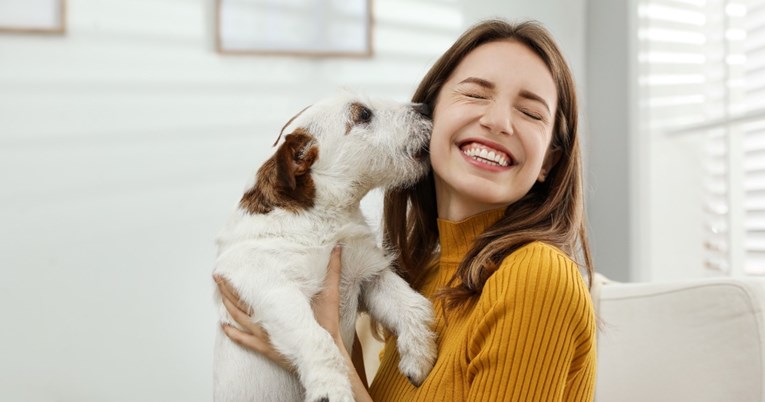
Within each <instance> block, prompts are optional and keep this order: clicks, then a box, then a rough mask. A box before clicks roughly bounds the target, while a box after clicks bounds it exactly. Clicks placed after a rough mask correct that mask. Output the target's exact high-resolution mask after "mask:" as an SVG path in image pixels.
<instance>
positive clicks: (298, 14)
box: [215, 0, 372, 57]
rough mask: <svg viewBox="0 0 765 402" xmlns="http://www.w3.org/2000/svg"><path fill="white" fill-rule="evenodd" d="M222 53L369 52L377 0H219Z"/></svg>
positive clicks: (219, 48) (357, 54)
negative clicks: (374, 8) (374, 7)
mask: <svg viewBox="0 0 765 402" xmlns="http://www.w3.org/2000/svg"><path fill="white" fill-rule="evenodd" d="M215 32H216V33H215V35H216V37H215V46H216V50H217V51H218V52H219V53H221V54H253V55H288V56H340V57H370V56H371V55H372V0H215Z"/></svg>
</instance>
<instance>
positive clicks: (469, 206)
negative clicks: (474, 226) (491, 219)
mask: <svg viewBox="0 0 765 402" xmlns="http://www.w3.org/2000/svg"><path fill="white" fill-rule="evenodd" d="M439 184H440V183H436V186H435V188H436V209H437V212H438V217H439V218H440V219H444V220H447V221H453V222H459V221H461V220H465V219H467V218H469V217H471V216H474V215H478V214H480V213H482V212H486V211H490V210H492V209H497V208H501V207H503V206H505V205H497V204H485V203H480V202H477V201H476V200H473V199H471V198H470V197H466V196H465V195H463V194H460V193H458V192H456V191H454V190H453V189H451V188H448V186H445V185H439Z"/></svg>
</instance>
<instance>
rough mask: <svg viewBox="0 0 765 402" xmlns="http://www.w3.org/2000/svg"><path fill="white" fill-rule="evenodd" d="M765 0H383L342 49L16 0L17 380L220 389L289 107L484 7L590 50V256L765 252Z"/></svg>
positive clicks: (10, 86) (2, 360)
mask: <svg viewBox="0 0 765 402" xmlns="http://www.w3.org/2000/svg"><path fill="white" fill-rule="evenodd" d="M35 2H37V3H38V5H36V6H30V4H32V3H35ZM236 3H237V1H233V0H232V1H231V2H230V3H229V4H236ZM238 3H247V1H245V0H238ZM260 3H262V4H268V7H270V10H271V11H273V10H274V9H276V10H277V11H278V10H279V9H280V8H282V9H283V10H282V11H283V12H285V13H287V14H291V15H297V16H299V17H300V18H304V19H305V18H308V19H311V17H312V16H314V15H318V14H317V13H316V10H324V11H323V12H325V11H327V10H335V11H337V10H338V9H342V6H343V4H344V2H343V1H330V0H313V1H311V0H291V1H287V0H280V1H270V2H269V1H260ZM356 3H358V2H356ZM764 3H765V2H764V1H754V0H752V1H749V0H735V1H734V0H730V1H726V0H536V1H519V0H372V1H371V2H369V3H363V2H362V4H367V5H368V6H369V7H370V9H371V14H372V24H371V45H372V46H371V49H372V50H371V54H370V55H369V56H368V57H357V56H353V57H347V56H342V55H328V56H319V55H308V56H305V55H303V56H299V55H294V54H293V55H262V54H260V55H255V54H234V53H235V52H225V51H223V52H222V51H221V50H224V49H221V42H220V34H219V32H218V29H217V27H218V24H217V23H216V15H218V12H217V10H218V6H219V5H220V4H221V3H220V2H216V1H213V0H131V1H126V0H68V1H65V2H63V1H55V0H34V1H32V0H23V1H21V2H20V1H18V0H0V273H1V274H2V276H1V277H0V317H2V318H3V320H4V321H5V322H4V324H2V325H0V399H2V400H3V401H30V402H37V401H207V400H210V399H211V392H212V391H211V390H212V385H211V382H212V381H211V378H212V374H211V361H212V345H213V336H214V331H215V326H216V317H215V314H214V311H213V308H212V293H213V286H212V281H211V276H210V275H211V270H212V263H213V260H214V256H215V247H214V243H213V241H214V238H215V235H216V233H217V231H218V230H219V229H220V228H221V227H222V225H223V223H224V221H225V219H226V217H227V216H228V214H229V213H230V212H231V211H232V210H233V208H234V207H235V205H236V203H237V201H238V199H239V197H240V195H241V193H242V191H243V190H244V185H245V183H246V182H247V181H248V180H249V179H250V177H252V175H253V174H254V172H255V170H256V168H257V167H258V166H259V165H260V163H262V162H263V161H264V160H265V159H266V158H267V157H268V156H269V155H270V153H271V152H272V148H271V144H272V143H273V142H274V140H275V139H276V137H277V135H278V132H279V129H280V128H281V127H282V125H283V124H284V123H285V122H286V121H287V120H288V119H289V118H290V117H291V116H293V115H294V114H295V113H296V112H297V111H299V110H301V109H302V108H303V107H304V106H306V105H308V104H310V103H312V102H313V101H315V100H317V99H319V98H321V97H323V96H325V95H327V94H331V93H333V92H335V91H337V90H338V89H339V88H351V89H357V90H361V91H364V92H367V93H369V94H371V95H375V96H384V97H391V98H394V99H397V100H400V101H405V100H408V98H409V97H410V96H411V94H412V92H413V90H414V88H415V86H416V85H417V83H418V82H419V80H420V79H421V78H422V77H423V75H424V74H425V72H426V71H427V69H428V67H429V66H430V65H431V64H432V63H433V62H434V61H435V60H436V58H437V57H438V56H439V55H440V54H441V53H442V52H443V51H445V50H446V49H447V47H448V46H449V45H450V44H451V43H452V42H453V41H454V40H455V39H456V38H457V37H458V35H459V34H460V33H461V32H462V31H463V30H464V29H465V28H466V27H468V26H470V25H471V24H473V23H475V22H477V21H479V20H481V19H484V18H489V17H501V18H506V19H509V20H520V19H535V20H538V21H541V22H542V23H543V24H544V25H545V26H546V27H547V28H548V29H549V30H550V31H551V32H552V33H553V35H554V36H555V37H556V38H557V40H558V41H559V44H560V46H561V48H562V49H563V51H564V53H565V55H566V57H567V58H568V60H569V62H570V65H571V67H572V69H573V71H574V74H575V77H576V80H577V85H578V91H579V93H578V94H579V99H580V105H581V117H582V120H581V121H582V123H581V127H580V128H581V130H582V133H583V136H584V145H585V147H584V157H585V164H586V166H585V168H586V173H587V174H586V183H585V184H586V188H587V202H588V214H589V220H590V235H591V240H592V248H593V251H594V257H595V268H596V270H598V271H599V272H601V273H603V274H604V275H606V276H608V277H610V278H612V279H616V280H619V281H642V282H648V281H653V282H662V281H673V280H678V279H687V278H700V277H709V276H756V275H760V274H763V273H765V263H764V262H763V261H765V260H764V259H763V257H764V256H765V181H764V180H765V109H763V106H765V105H764V104H763V103H764V102H763V101H765V91H763V89H764V88H765V7H763V4H764ZM19 4H21V5H22V6H23V7H31V9H34V8H35V7H37V9H44V8H45V7H49V8H50V7H52V8H50V9H51V10H52V13H53V14H51V15H47V16H43V17H41V18H42V19H41V21H42V22H40V24H42V25H45V24H46V23H47V22H46V21H48V22H50V21H54V22H57V21H58V22H63V23H62V24H60V26H58V27H54V28H53V29H51V31H53V32H39V30H37V29H25V28H23V27H22V28H19V27H18V26H13V23H14V18H21V17H23V15H22V14H23V13H19V12H18V11H19V8H18V7H20V6H19ZM317 7H318V8H317ZM284 10H286V11H284ZM323 12H322V13H323ZM320 14H321V13H320ZM330 14H331V13H330ZM20 16H21V17H20ZM316 18H319V17H318V16H317V17H316ZM38 22H39V21H38ZM240 22H241V21H240ZM3 25H5V26H6V28H7V27H8V26H11V29H3V28H2V26H3ZM53 25H55V24H53ZM246 26H247V25H246V24H245V25H244V27H245V28H239V29H240V30H241V29H245V30H246ZM281 29H283V31H282V32H283V33H284V34H285V35H286V34H288V32H289V29H288V28H281ZM362 44H363V41H362ZM380 206H381V202H380V194H379V193H375V194H372V195H371V196H370V197H368V198H367V199H365V201H364V209H365V212H366V214H367V216H368V217H369V219H370V222H371V223H372V224H374V225H377V224H378V223H379V216H380Z"/></svg>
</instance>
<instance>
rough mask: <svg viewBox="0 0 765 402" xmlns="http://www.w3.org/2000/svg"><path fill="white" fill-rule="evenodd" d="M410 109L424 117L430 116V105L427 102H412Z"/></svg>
mask: <svg viewBox="0 0 765 402" xmlns="http://www.w3.org/2000/svg"><path fill="white" fill-rule="evenodd" d="M412 109H414V111H415V112H417V113H419V114H421V115H423V116H425V117H432V116H431V114H430V106H428V104H427V103H413V104H412Z"/></svg>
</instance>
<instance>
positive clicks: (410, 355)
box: [362, 269, 436, 386]
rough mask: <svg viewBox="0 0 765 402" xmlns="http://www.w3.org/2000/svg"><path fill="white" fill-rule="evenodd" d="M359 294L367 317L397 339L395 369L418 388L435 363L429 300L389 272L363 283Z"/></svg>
mask: <svg viewBox="0 0 765 402" xmlns="http://www.w3.org/2000/svg"><path fill="white" fill-rule="evenodd" d="M362 295H363V301H364V304H365V306H366V309H367V311H368V312H369V314H370V315H371V316H372V317H373V318H374V319H376V320H377V321H379V322H380V323H382V324H383V325H384V326H385V327H386V328H388V329H389V330H392V331H393V332H394V333H395V334H396V335H397V336H398V339H397V346H398V352H399V355H400V356H401V360H400V362H399V369H400V370H401V372H402V373H403V374H404V375H405V376H407V378H409V381H410V382H411V383H412V384H414V385H415V386H419V385H420V384H422V382H423V381H424V380H425V377H427V375H428V373H430V370H431V369H432V368H433V364H434V363H435V360H436V343H435V334H434V333H433V331H432V330H431V325H432V322H433V309H432V306H431V303H430V301H428V299H426V298H425V297H424V296H422V295H421V294H419V293H417V292H416V291H414V290H412V288H410V287H409V285H408V284H407V283H406V282H405V281H404V280H403V279H401V277H399V276H398V275H396V274H395V273H393V272H392V271H391V270H390V269H385V270H383V271H382V272H380V274H379V275H378V276H376V277H374V278H373V279H372V280H370V281H369V282H366V283H365V284H364V288H363V289H362Z"/></svg>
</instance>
